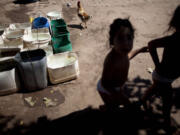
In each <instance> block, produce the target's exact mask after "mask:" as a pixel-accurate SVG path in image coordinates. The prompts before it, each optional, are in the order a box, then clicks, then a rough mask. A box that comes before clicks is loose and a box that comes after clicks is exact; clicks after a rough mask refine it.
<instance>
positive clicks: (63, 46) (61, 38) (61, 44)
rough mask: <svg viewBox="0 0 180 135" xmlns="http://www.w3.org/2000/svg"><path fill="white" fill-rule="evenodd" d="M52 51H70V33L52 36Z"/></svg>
mask: <svg viewBox="0 0 180 135" xmlns="http://www.w3.org/2000/svg"><path fill="white" fill-rule="evenodd" d="M52 43H53V48H54V53H61V52H66V51H72V44H71V41H70V34H69V33H66V34H61V35H58V36H56V37H53V38H52Z"/></svg>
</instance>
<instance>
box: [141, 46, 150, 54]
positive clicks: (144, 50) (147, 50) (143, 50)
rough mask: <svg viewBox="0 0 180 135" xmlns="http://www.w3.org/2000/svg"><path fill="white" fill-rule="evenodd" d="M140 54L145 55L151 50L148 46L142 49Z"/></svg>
mask: <svg viewBox="0 0 180 135" xmlns="http://www.w3.org/2000/svg"><path fill="white" fill-rule="evenodd" d="M140 52H143V53H145V52H149V48H148V47H147V46H145V47H142V48H141V49H140Z"/></svg>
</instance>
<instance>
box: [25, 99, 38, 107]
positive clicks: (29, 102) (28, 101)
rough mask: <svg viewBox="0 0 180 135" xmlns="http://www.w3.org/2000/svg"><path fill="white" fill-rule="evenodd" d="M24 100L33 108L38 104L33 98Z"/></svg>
mask: <svg viewBox="0 0 180 135" xmlns="http://www.w3.org/2000/svg"><path fill="white" fill-rule="evenodd" d="M24 100H25V101H26V102H27V103H28V104H29V105H30V106H31V107H33V106H34V105H35V103H36V101H33V100H32V97H27V98H24Z"/></svg>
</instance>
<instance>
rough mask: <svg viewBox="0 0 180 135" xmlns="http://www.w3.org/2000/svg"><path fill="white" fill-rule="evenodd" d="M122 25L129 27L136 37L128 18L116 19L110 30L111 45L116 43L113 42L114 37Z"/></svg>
mask: <svg viewBox="0 0 180 135" xmlns="http://www.w3.org/2000/svg"><path fill="white" fill-rule="evenodd" d="M121 27H127V28H129V29H130V31H131V34H132V36H133V37H134V28H133V26H132V24H131V22H130V21H129V20H128V19H120V18H118V19H115V20H114V22H113V23H112V24H111V25H110V31H109V42H110V46H111V45H114V43H113V40H114V37H115V35H116V33H117V32H118V31H119V29H120V28H121Z"/></svg>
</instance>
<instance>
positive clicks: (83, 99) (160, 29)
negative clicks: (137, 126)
mask: <svg viewBox="0 0 180 135" xmlns="http://www.w3.org/2000/svg"><path fill="white" fill-rule="evenodd" d="M76 2H77V1H76V0H41V2H35V3H30V4H15V3H13V1H12V0H1V1H0V16H1V19H0V23H1V24H3V23H15V22H27V21H29V17H30V16H32V17H37V16H38V15H40V14H41V15H42V16H45V15H46V13H48V12H49V11H54V10H56V11H59V12H61V13H62V14H63V17H64V19H65V21H66V22H67V24H68V25H69V28H68V29H69V31H70V34H71V35H70V36H71V42H72V47H73V51H75V52H77V53H78V56H79V67H80V76H79V78H78V79H77V80H73V81H70V82H68V83H64V84H58V85H54V86H49V88H47V89H56V90H57V91H58V92H59V93H58V94H60V96H59V100H60V101H62V102H61V103H59V104H58V105H57V106H55V107H45V106H41V105H37V106H35V107H29V106H27V105H26V104H25V103H24V97H27V96H28V94H29V93H28V94H27V93H15V94H11V95H7V96H2V97H0V115H2V116H4V117H6V116H14V117H13V119H12V120H11V123H13V122H15V121H17V120H21V121H23V123H24V124H28V123H30V122H35V121H36V120H37V119H38V118H39V117H41V116H46V117H47V118H48V119H50V120H54V119H57V118H60V117H63V116H66V115H67V114H70V113H72V112H75V111H79V110H82V109H84V108H86V107H88V106H92V107H93V108H98V107H99V105H101V104H103V102H102V100H101V98H100V96H99V94H98V92H97V91H96V84H97V81H98V80H99V79H100V77H101V72H102V65H103V61H104V58H105V56H106V54H107V53H108V51H109V50H110V48H109V41H108V31H109V25H110V24H111V23H112V22H113V20H114V19H115V18H118V17H120V18H129V19H130V21H131V22H132V24H133V26H134V28H135V30H136V31H135V41H134V49H136V48H139V47H142V46H145V45H147V42H148V41H150V40H151V39H154V38H157V37H161V36H164V35H167V34H170V33H169V32H166V30H167V29H168V23H169V20H170V19H171V17H172V14H173V11H174V9H175V8H176V7H177V5H178V4H180V1H179V0H136V1H135V0H111V1H110V0H91V1H89V0H82V3H83V6H84V8H85V10H86V11H87V13H89V15H92V19H91V20H90V21H89V22H88V29H85V30H81V29H80V28H79V23H80V20H79V18H78V17H77V14H76ZM67 3H71V7H67ZM159 54H160V55H161V54H162V50H159ZM147 68H152V69H153V68H154V66H153V63H152V60H151V58H150V55H149V54H139V55H138V56H137V57H135V58H134V59H133V60H132V61H131V65H130V71H129V77H128V78H129V80H128V82H127V85H128V86H129V87H131V89H130V91H129V93H131V94H130V96H131V97H137V93H138V92H139V93H140V94H142V93H143V92H144V90H145V89H146V88H147V87H148V86H149V85H150V84H151V74H150V73H148V72H147ZM173 87H174V89H175V90H176V91H177V93H178V89H179V88H180V79H178V80H176V81H175V82H174V83H173ZM47 89H45V90H42V91H39V92H38V94H39V95H41V94H42V95H44V93H46V94H47V95H48V94H51V93H48V92H47V91H48V90H47ZM36 94H37V92H35V93H30V94H29V95H31V96H32V95H34V96H35V95H36ZM174 108H175V112H174V113H173V114H172V117H173V118H174V120H175V121H176V122H177V123H179V124H180V112H179V110H178V108H177V107H174ZM12 121H13V122H12ZM8 126H9V127H12V125H10V124H9V125H8Z"/></svg>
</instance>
